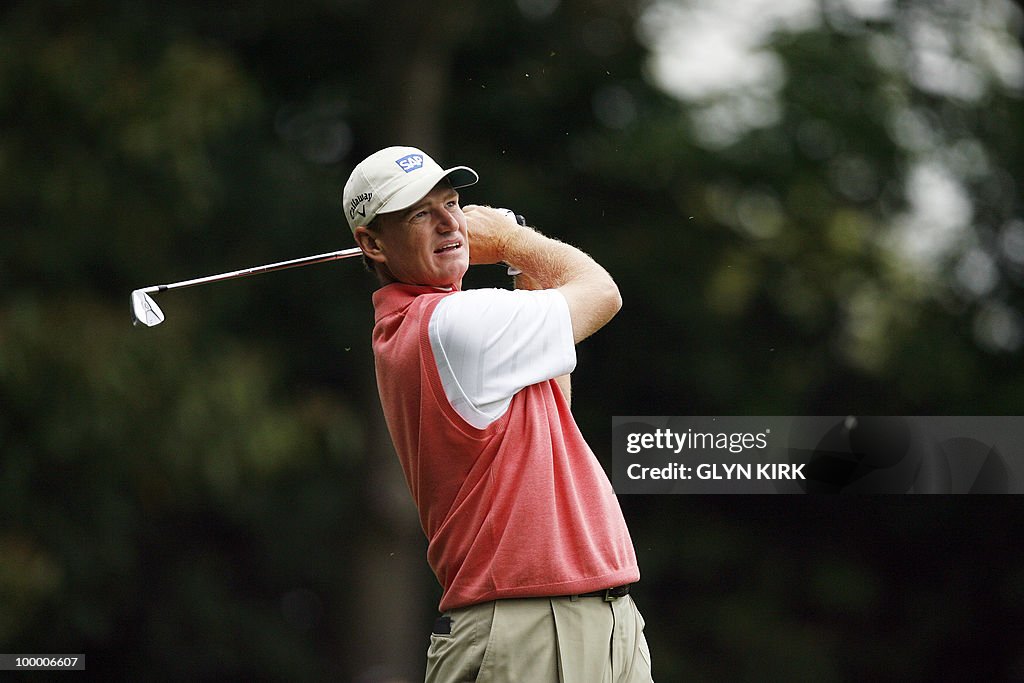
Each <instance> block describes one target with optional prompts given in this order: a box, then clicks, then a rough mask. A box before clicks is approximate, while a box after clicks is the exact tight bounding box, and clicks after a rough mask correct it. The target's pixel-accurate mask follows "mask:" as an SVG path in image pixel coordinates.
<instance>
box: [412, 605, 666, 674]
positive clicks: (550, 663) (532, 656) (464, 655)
mask: <svg viewBox="0 0 1024 683" xmlns="http://www.w3.org/2000/svg"><path fill="white" fill-rule="evenodd" d="M445 616H448V617H450V618H451V634H448V635H445V634H441V635H438V634H433V635H431V637H430V649H429V650H427V675H426V683H456V682H459V683H461V682H463V681H476V682H477V683H548V682H550V683H651V681H652V678H651V653H650V650H648V648H647V641H646V639H645V638H644V620H643V617H641V616H640V612H639V611H638V610H637V608H636V605H635V604H634V603H633V599H632V598H631V597H630V596H628V595H627V596H625V597H622V598H617V599H615V600H611V601H608V602H606V601H605V600H603V599H602V598H595V597H589V598H570V597H556V598H522V599H514V600H496V601H493V602H485V603H482V604H479V605H472V606H470V607H464V608H460V609H455V610H451V611H449V612H446V613H445Z"/></svg>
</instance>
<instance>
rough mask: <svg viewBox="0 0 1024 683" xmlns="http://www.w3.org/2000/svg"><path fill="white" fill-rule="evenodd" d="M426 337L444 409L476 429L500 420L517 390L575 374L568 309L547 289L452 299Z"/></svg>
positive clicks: (559, 296)
mask: <svg viewBox="0 0 1024 683" xmlns="http://www.w3.org/2000/svg"><path fill="white" fill-rule="evenodd" d="M428 332H429V335H430V347H431V349H432V350H433V352H434V360H435V361H436V362H437V370H438V373H439V374H440V375H441V383H442V385H443V386H444V391H445V395H446V396H447V397H448V401H449V403H451V405H452V407H453V408H454V409H455V411H456V412H457V413H458V414H459V415H460V416H461V417H462V418H463V419H464V420H466V422H468V423H469V424H471V425H473V426H474V427H476V428H477V429H483V428H484V427H486V426H487V425H489V424H490V423H491V422H493V421H495V420H497V419H498V418H499V417H501V416H502V415H503V414H504V413H505V411H506V410H507V409H508V406H509V404H510V403H511V402H512V397H513V396H514V395H515V394H516V392H518V391H519V390H520V389H522V388H523V387H527V386H529V385H531V384H536V383H538V382H543V381H545V380H548V379H553V378H555V377H559V376H560V375H565V374H567V373H570V372H572V371H573V369H574V368H575V367H576V346H575V344H574V342H573V335H572V320H571V319H570V317H569V304H568V303H567V302H566V300H565V297H564V296H562V293H561V292H559V291H557V290H554V289H547V290H521V289H517V290H511V291H510V290H506V289H474V290H469V291H465V292H458V293H456V294H452V295H451V296H448V297H445V298H444V299H442V300H441V302H440V303H439V304H438V305H437V308H435V309H434V313H433V315H431V317H430V323H429V327H428Z"/></svg>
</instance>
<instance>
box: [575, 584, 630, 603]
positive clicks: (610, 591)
mask: <svg viewBox="0 0 1024 683" xmlns="http://www.w3.org/2000/svg"><path fill="white" fill-rule="evenodd" d="M629 585H630V584H628V583H627V584H626V585H624V586H616V587H615V588H605V589H604V590H603V591H593V592H590V593H580V594H579V595H573V596H570V597H575V598H604V600H605V602H611V601H612V600H615V599H616V598H622V597H625V596H627V595H629Z"/></svg>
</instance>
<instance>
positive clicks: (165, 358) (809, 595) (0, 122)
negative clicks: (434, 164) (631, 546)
mask: <svg viewBox="0 0 1024 683" xmlns="http://www.w3.org/2000/svg"><path fill="white" fill-rule="evenodd" d="M725 5H728V7H725ZM801 8H802V9H803V11H802V12H797V11H796V10H799V9H801ZM1021 27H1022V13H1021V11H1020V9H1018V8H1017V7H1016V6H1015V5H1013V4H1011V3H1009V2H1007V1H1006V0H981V1H979V2H967V1H966V0H963V1H961V2H955V1H953V0H947V1H945V2H931V1H928V2H926V1H924V0H905V1H902V2H884V1H868V0H834V1H830V2H820V3H819V2H812V1H807V2H796V1H795V0H791V1H788V2H775V3H761V2H755V1H753V0H748V1H747V2H734V3H712V2H685V1H684V0H662V1H660V2H639V1H625V2H614V1H612V0H561V1H559V0H520V1H519V2H485V1H484V0H478V1H468V0H467V1H463V2H450V3H445V2H436V1H435V2H430V1H419V2H412V1H411V0H398V1H395V2H388V3H384V2H376V3H374V2H368V1H367V0H333V1H328V0H320V1H316V0H294V1H292V2H287V3H284V2H280V3H272V2H245V3H242V2H220V3H206V2H198V1H197V2H178V3H173V4H165V3H146V2H102V1H92V2H90V1H81V2H55V1H50V2H14V3H6V4H5V5H4V9H3V10H2V14H0V131H2V132H0V178H2V180H3V182H0V651H2V652H8V653H44V652H67V653H71V652H73V653H85V654H86V662H87V667H88V669H89V670H90V671H91V672H93V673H94V674H97V675H102V676H103V677H104V678H107V679H109V680H124V679H132V680H136V679H139V678H156V679H160V678H168V679H179V678H186V677H188V678H192V679H197V680H204V679H223V678H231V679H243V678H256V679H271V678H287V679H298V680H345V681H360V682H383V681H407V680H409V681H411V680H416V679H417V678H419V677H421V675H422V667H423V660H424V652H425V649H426V646H427V632H428V629H429V626H430V624H431V621H432V618H433V613H434V609H435V606H436V604H437V600H438V598H439V590H438V588H437V585H436V582H435V581H434V579H433V576H432V575H431V574H430V572H429V569H428V568H427V566H426V561H425V558H424V549H425V544H424V541H423V539H422V533H421V531H420V529H419V527H418V524H417V521H416V517H415V514H414V512H413V510H412V507H411V504H410V502H409V496H408V492H407V491H406V489H405V485H404V483H403V481H402V480H401V478H400V476H399V475H398V468H397V464H396V462H395V458H394V454H393V452H392V451H391V447H390V443H389V441H388V439H387V435H386V432H385V431H384V429H383V426H382V420H381V415H380V408H379V404H378V401H377V397H376V391H375V387H374V384H373V376H372V355H371V352H370V346H369V344H370V329H371V323H372V314H371V309H370V305H369V298H370V294H371V292H372V290H373V286H374V282H373V280H372V278H371V277H370V276H369V275H368V274H367V273H365V272H363V271H362V270H361V267H360V266H359V265H358V264H357V263H355V262H353V261H346V262H339V263H336V264H333V265H325V266H316V267H311V268H305V269H301V270H296V271H289V272H286V273H277V274H273V275H266V276H261V277H259V278H253V279H247V280H244V281H234V282H230V283H223V284H217V285H215V286H210V287H201V288H196V289H191V290H186V291H182V292H172V293H167V294H164V295H160V296H158V297H157V300H158V302H159V303H160V304H161V306H162V307H163V309H164V312H165V314H166V315H167V321H166V322H165V323H164V324H163V325H161V326H159V327H156V328H152V329H149V328H134V329H133V328H132V327H131V324H130V317H129V310H128V303H129V301H128V300H129V293H130V292H131V291H132V290H133V289H135V288H137V287H142V286H145V285H150V284H159V283H163V282H173V281H176V280H181V279H186V278H190V277H195V276H199V275H205V274H210V273H218V272H223V271H227V270H232V269H235V268H242V267H246V266H251V265H256V264H262V263H269V262H273V261H279V260H284V259H287V258H294V257H298V256H304V255H307V254H315V253H320V252H324V251H331V250H335V249H341V248H344V247H348V246H350V245H351V236H350V234H349V233H348V230H347V227H346V225H345V221H344V217H343V215H342V212H341V207H340V196H341V187H342V185H343V183H344V181H345V179H346V178H347V175H348V173H349V171H350V170H351V168H352V166H353V165H354V164H355V163H357V162H358V160H359V159H361V158H362V157H363V156H365V155H366V154H369V153H370V152H373V151H375V150H376V149H378V148H379V147H382V146H385V145H389V144H409V145H416V146H419V147H422V148H424V149H425V150H427V151H428V152H429V153H430V154H432V155H433V156H434V157H435V158H437V159H438V160H439V161H440V162H441V163H443V164H447V165H453V164H466V165H469V166H471V167H473V168H475V169H476V170H477V171H478V172H479V173H480V175H481V181H480V183H479V184H478V185H476V186H474V187H472V188H467V189H466V190H465V191H464V193H463V198H464V201H465V202H467V203H487V204H491V205H494V206H507V207H512V208H514V209H516V210H517V211H518V212H520V213H523V214H525V215H527V216H528V217H529V218H530V219H531V222H532V223H533V224H535V225H536V226H538V227H539V228H540V229H541V230H542V231H544V232H546V233H547V234H550V235H553V236H556V237H558V238H560V239H563V240H566V241H568V242H571V243H573V244H576V245H579V246H580V247H582V248H583V249H585V250H586V251H588V252H589V253H591V254H592V255H593V256H594V257H595V258H596V259H597V260H598V261H599V262H600V263H602V264H603V265H605V266H606V267H607V268H608V270H609V271H610V272H611V273H612V274H613V275H614V277H615V278H616V280H617V281H618V283H619V285H620V287H621V290H622V294H623V299H624V302H625V304H624V307H623V309H622V312H621V313H620V314H619V315H618V316H617V317H616V318H615V319H614V320H613V321H612V323H611V324H610V325H609V326H608V327H607V328H605V329H604V330H603V331H602V332H601V333H599V334H598V335H596V336H594V337H593V338H591V339H588V340H587V341H586V342H584V343H583V344H582V345H581V346H580V347H579V349H578V354H579V365H578V369H577V371H576V373H575V374H574V392H573V393H574V410H575V413H576V415H577V419H578V421H579V423H580V425H581V427H582V429H583V431H584V433H585V434H586V435H587V436H588V438H589V440H590V442H591V443H592V445H593V447H594V450H595V451H596V453H597V454H598V456H599V457H600V458H601V460H602V462H604V463H605V464H606V465H607V464H608V462H609V460H610V443H611V417H612V416H614V415H712V414H724V415H818V414H827V415H845V414H867V415H1013V414H1015V413H1019V412H1020V408H1019V406H1020V402H1021V399H1022V397H1024V378H1022V376H1021V372H1020V351H1021V345H1022V343H1024V318H1022V316H1021V313H1020V307H1021V301H1022V297H1021V294H1022V289H1021V283H1022V279H1024V214H1022V204H1021V193H1020V189H1021V188H1020V181H1019V179H1020V177H1021V166H1022V163H1024V162H1022V161H1021V160H1022V159H1024V155H1022V150H1021V135H1020V131H1021V130H1022V125H1024V116H1022V109H1021V96H1022V93H1024V57H1022V52H1021ZM676 31H678V33H676ZM715 37H718V38H720V40H719V41H718V42H715V40H713V38H715ZM740 48H743V49H740ZM737 50H739V51H738V52H737ZM672 55H679V61H678V62H676V66H675V67H674V68H672V69H669V70H667V71H662V70H661V69H660V67H658V66H657V65H658V64H660V63H664V62H660V61H659V56H661V57H663V58H665V59H666V60H669V59H670V58H671V56H672ZM737 55H739V56H738V57H737ZM736 60H738V61H736ZM666 74H667V75H666ZM709 74H710V76H709ZM673 83H674V84H675V85H674V86H673V85H671V84H673ZM476 270H478V271H479V272H474V273H472V274H471V277H470V278H469V280H470V282H469V284H474V285H487V284H495V283H502V282H503V280H504V278H503V277H502V274H501V271H500V269H498V268H483V269H476ZM1010 455H1011V456H1012V455H1014V454H1010ZM1016 455H1019V454H1016ZM1018 462H1019V461H1018ZM620 500H621V504H622V506H623V508H624V511H625V514H626V517H627V520H628V522H629V524H630V526H631V529H632V532H633V537H634V541H635V544H636V548H637V552H638V555H639V559H640V562H641V570H642V572H643V578H642V581H641V583H640V585H639V586H638V588H637V590H636V600H637V602H638V604H639V605H640V608H641V610H642V612H643V613H644V615H645V617H646V619H647V624H648V627H647V634H648V639H649V642H650V644H651V649H652V652H653V657H654V664H655V673H656V676H657V679H658V680H659V681H682V680H708V681H735V680H815V681H843V680H897V679H898V680H902V681H907V680H910V681H930V680H936V679H947V680H948V679H966V678H969V679H972V680H1010V679H1020V678H1022V677H1024V637H1022V632H1021V628H1020V621H1019V616H1020V613H1021V608H1022V607H1024V562H1022V559H1021V550H1020V548H1021V542H1022V540H1024V533H1022V531H1021V523H1022V522H1024V514H1022V507H1021V504H1020V503H1019V500H1018V499H1017V498H1016V497H1010V496H1007V497H987V496H959V497H932V496H866V495H864V496H851V497H844V496H769V497H754V496H731V497H712V496H623V497H621V499H620Z"/></svg>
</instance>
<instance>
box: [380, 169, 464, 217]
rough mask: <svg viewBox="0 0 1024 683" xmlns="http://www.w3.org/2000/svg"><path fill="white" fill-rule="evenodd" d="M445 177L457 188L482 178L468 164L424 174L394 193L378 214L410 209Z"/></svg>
mask: <svg viewBox="0 0 1024 683" xmlns="http://www.w3.org/2000/svg"><path fill="white" fill-rule="evenodd" d="M445 178H448V179H449V180H451V183H452V187H454V188H456V189H457V188H460V187H466V186H468V185H473V184H475V183H476V182H477V181H478V180H480V176H478V175H477V174H476V171H474V170H473V169H471V168H470V167H468V166H454V167H452V168H449V169H446V170H444V171H441V173H435V174H432V175H427V176H424V177H422V178H420V179H419V180H417V181H416V182H415V183H410V184H409V185H407V186H405V187H403V188H402V189H401V190H400V191H399V192H396V193H395V194H394V195H392V196H391V197H390V198H389V199H388V201H387V202H386V203H385V204H384V205H383V206H381V207H380V208H379V209H377V213H376V215H380V214H382V213H393V212H395V211H401V210H402V209H408V208H409V207H410V206H412V205H413V204H415V203H416V202H418V201H419V200H421V199H423V198H424V197H426V196H427V194H428V193H429V192H430V191H431V190H432V189H434V186H435V185H437V184H438V183H439V182H441V181H442V180H444V179H445Z"/></svg>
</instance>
